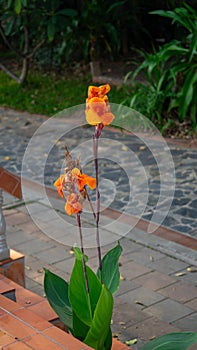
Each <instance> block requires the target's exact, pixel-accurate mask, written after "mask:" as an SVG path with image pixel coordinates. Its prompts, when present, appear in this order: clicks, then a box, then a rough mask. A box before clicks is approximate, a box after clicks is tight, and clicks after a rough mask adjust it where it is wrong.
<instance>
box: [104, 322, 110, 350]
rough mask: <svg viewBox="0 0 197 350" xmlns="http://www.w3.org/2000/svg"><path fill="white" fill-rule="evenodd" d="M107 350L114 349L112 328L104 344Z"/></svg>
mask: <svg viewBox="0 0 197 350" xmlns="http://www.w3.org/2000/svg"><path fill="white" fill-rule="evenodd" d="M104 346H105V350H111V347H112V331H111V328H110V327H109V331H108V334H107V337H106V339H105V342H104Z"/></svg>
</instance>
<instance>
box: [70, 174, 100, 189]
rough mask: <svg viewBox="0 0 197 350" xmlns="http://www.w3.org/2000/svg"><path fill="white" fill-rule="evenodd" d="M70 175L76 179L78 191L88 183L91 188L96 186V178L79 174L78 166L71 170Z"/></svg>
mask: <svg viewBox="0 0 197 350" xmlns="http://www.w3.org/2000/svg"><path fill="white" fill-rule="evenodd" d="M72 176H73V177H75V178H76V179H77V184H78V189H79V191H80V192H81V191H82V190H83V189H84V186H85V185H88V187H89V188H90V189H91V190H93V189H94V188H95V187H96V179H95V178H94V177H91V176H88V175H86V174H81V172H80V170H79V169H78V168H74V169H73V170H72Z"/></svg>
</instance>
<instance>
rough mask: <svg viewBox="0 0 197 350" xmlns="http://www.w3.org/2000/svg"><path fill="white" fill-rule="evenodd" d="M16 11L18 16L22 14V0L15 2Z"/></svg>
mask: <svg viewBox="0 0 197 350" xmlns="http://www.w3.org/2000/svg"><path fill="white" fill-rule="evenodd" d="M14 11H15V12H16V14H17V15H19V13H20V12H21V0H15V1H14Z"/></svg>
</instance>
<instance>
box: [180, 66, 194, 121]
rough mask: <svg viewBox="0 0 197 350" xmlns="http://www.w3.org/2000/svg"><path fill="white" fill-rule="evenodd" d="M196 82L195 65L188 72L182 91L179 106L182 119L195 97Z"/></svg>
mask: <svg viewBox="0 0 197 350" xmlns="http://www.w3.org/2000/svg"><path fill="white" fill-rule="evenodd" d="M196 82H197V72H196V70H195V67H194V68H193V69H191V70H190V72H189V73H188V75H187V77H186V79H185V82H184V85H183V88H182V91H181V98H180V106H179V112H180V120H181V121H182V120H183V119H184V118H185V116H186V113H187V110H188V108H189V105H190V103H191V101H192V99H193V92H194V84H196Z"/></svg>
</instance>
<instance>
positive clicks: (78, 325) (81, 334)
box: [73, 312, 90, 341]
mask: <svg viewBox="0 0 197 350" xmlns="http://www.w3.org/2000/svg"><path fill="white" fill-rule="evenodd" d="M89 329H90V327H88V326H87V325H86V324H85V323H83V322H82V321H81V320H80V319H79V317H77V315H76V313H75V312H73V335H74V337H75V338H77V339H79V340H81V341H84V339H85V337H86V335H87V333H88V331H89Z"/></svg>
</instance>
